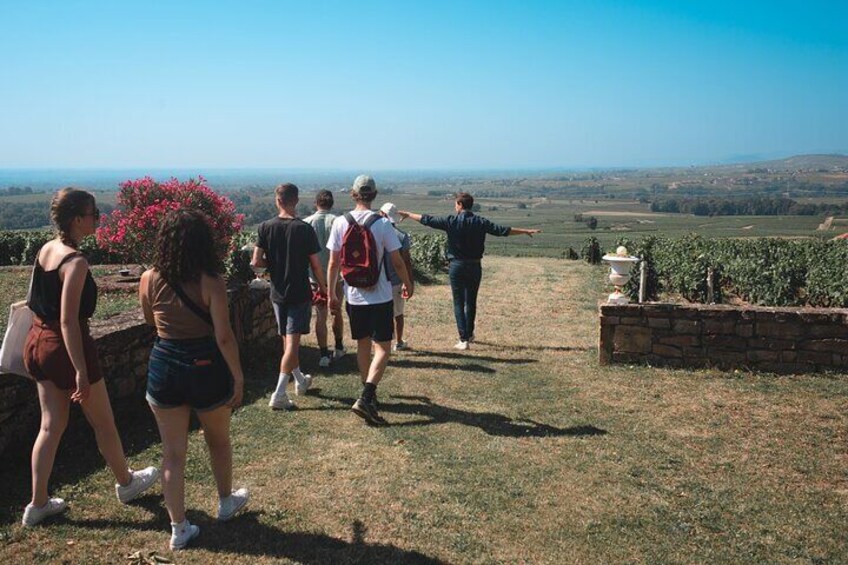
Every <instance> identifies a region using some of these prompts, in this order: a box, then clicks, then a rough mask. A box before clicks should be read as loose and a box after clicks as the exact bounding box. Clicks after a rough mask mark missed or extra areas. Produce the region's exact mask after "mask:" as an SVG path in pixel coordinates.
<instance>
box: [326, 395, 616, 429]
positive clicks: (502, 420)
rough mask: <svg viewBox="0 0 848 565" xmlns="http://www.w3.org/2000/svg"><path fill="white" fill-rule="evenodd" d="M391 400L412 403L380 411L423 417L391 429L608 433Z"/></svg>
mask: <svg viewBox="0 0 848 565" xmlns="http://www.w3.org/2000/svg"><path fill="white" fill-rule="evenodd" d="M315 396H316V397H317V398H321V399H323V400H328V401H330V402H335V403H339V404H343V405H346V406H351V405H352V404H353V403H354V401H355V399H353V398H342V397H335V396H324V395H321V394H316V395H315ZM389 398H390V399H399V400H409V401H412V402H389V401H386V400H380V412H383V413H391V414H406V415H412V416H423V417H424V418H423V419H415V420H411V421H406V422H397V423H390V424H389V425H390V426H392V427H408V426H431V425H435V424H446V423H451V422H454V423H457V424H462V425H465V426H473V427H476V428H480V429H481V430H483V431H484V432H486V433H487V434H489V435H491V436H502V437H560V436H572V437H582V436H598V435H606V433H607V431H606V430H603V429H601V428H597V427H595V426H592V425H589V424H586V425H582V426H570V427H568V428H558V427H556V426H550V425H548V424H543V423H540V422H536V421H534V420H530V419H521V420H513V419H512V418H509V417H507V416H504V415H503V414H496V413H493V412H469V411H466V410H459V409H457V408H450V407H449V406H442V405H440V404H436V403H435V402H433V401H431V400H430V399H429V398H428V397H426V396H403V395H392V396H390V397H389Z"/></svg>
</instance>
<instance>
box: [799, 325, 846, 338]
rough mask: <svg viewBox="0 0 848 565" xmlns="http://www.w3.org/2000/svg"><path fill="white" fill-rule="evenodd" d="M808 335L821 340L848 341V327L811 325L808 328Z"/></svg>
mask: <svg viewBox="0 0 848 565" xmlns="http://www.w3.org/2000/svg"><path fill="white" fill-rule="evenodd" d="M807 335H808V336H809V337H811V338H814V339H820V338H829V337H832V338H836V339H846V340H848V326H843V325H837V324H827V325H813V324H811V325H809V326H808V327H807Z"/></svg>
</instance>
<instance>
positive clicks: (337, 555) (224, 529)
mask: <svg viewBox="0 0 848 565" xmlns="http://www.w3.org/2000/svg"><path fill="white" fill-rule="evenodd" d="M132 504H134V505H138V506H142V507H144V508H145V509H147V510H148V511H149V512H150V513H151V516H150V518H149V519H147V520H145V521H143V522H136V521H121V520H104V519H89V520H72V519H69V518H67V517H66V516H61V517H57V518H54V519H51V520H54V521H55V522H56V523H57V524H66V525H69V526H74V527H81V528H93V529H102V530H114V528H127V529H135V530H144V531H161V532H162V546H163V548H164V547H166V545H165V544H166V543H167V536H168V535H169V534H168V532H169V529H168V524H169V523H170V520H169V519H168V513H167V512H166V511H165V508H164V506H163V502H162V497H161V496H153V495H149V496H144V497H142V498H140V499H139V500H138V501H136V502H133V503H132ZM186 516H187V518H188V519H189V520H190V521H191V522H192V523H194V524H197V525H198V526H200V536H199V537H198V538H197V539H196V540H194V541H192V542H191V545H190V546H189V549H188V550H187V551H189V552H190V551H191V548H197V549H204V550H207V551H211V552H214V553H220V554H230V555H233V556H244V555H255V556H257V557H269V556H270V557H273V558H276V559H283V558H285V559H290V560H292V561H296V562H298V563H313V564H319V563H413V564H421V565H437V564H442V563H445V562H444V561H442V560H440V559H437V558H434V557H430V556H428V555H424V554H423V553H420V552H418V551H410V550H406V549H402V548H400V547H396V546H394V545H387V544H371V543H368V542H367V541H366V540H365V537H366V533H367V531H368V529H367V528H366V526H365V525H364V524H363V523H362V522H360V521H359V520H354V522H353V523H352V524H351V540H350V541H347V540H344V539H339V538H334V537H331V536H328V535H325V534H320V533H315V532H298V531H285V530H282V529H278V528H275V527H274V526H272V525H270V524H268V523H267V522H269V521H272V520H273V511H271V513H268V512H266V511H264V510H248V511H247V512H245V513H244V514H241V515H239V516H236V517H235V518H233V519H232V520H230V521H229V522H226V523H219V522H217V521H216V520H215V519H214V518H212V517H211V516H209V515H208V514H206V513H204V512H198V511H192V510H189V511H188V512H187V513H186Z"/></svg>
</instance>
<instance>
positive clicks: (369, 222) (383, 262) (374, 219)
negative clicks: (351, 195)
mask: <svg viewBox="0 0 848 565" xmlns="http://www.w3.org/2000/svg"><path fill="white" fill-rule="evenodd" d="M380 218H382V216H381V215H380V214H377V213H373V214H371V216H370V217H369V218H368V219H367V220H365V223H364V224H362V225H363V226H365V227H366V228H368V231H371V226H373V225H374V224H375V223H377V220H379V219H380ZM374 241H376V239H375V240H374ZM377 271H378V272H379V271H384V274H385V275H386V279H387V280H388V278H389V263H388V262H387V261H386V250H385V249H383V256H382V257H380V264H379V265H377ZM377 280H379V278H378V279H377Z"/></svg>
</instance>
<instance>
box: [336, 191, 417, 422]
mask: <svg viewBox="0 0 848 565" xmlns="http://www.w3.org/2000/svg"><path fill="white" fill-rule="evenodd" d="M350 195H351V197H352V198H353V200H354V202H356V207H355V208H354V209H353V210H352V211H351V212H350V215H351V216H352V217H353V219H354V221H356V222H357V223H358V224H362V225H364V224H365V222H367V221H368V220H369V218H370V217H371V216H373V215H374V214H376V212H374V211H372V210H371V203H372V202H373V201H374V198H376V196H377V185H376V184H375V183H374V179H372V178H371V177H369V176H367V175H359V176H358V177H356V180H355V181H353V187H352V188H351V189H350ZM348 225H349V224H348V219H347V218H346V217H345V216H339V217H338V218H336V220H335V221H334V222H333V227H332V229H331V230H330V238H329V239H328V240H327V249H329V250H330V263H329V266H328V272H329V277H330V280H329V283H328V288H329V289H330V308H331V309H333V308H338V307H339V299H340V297H339V296H338V294H337V293H336V292H335V288H336V282H337V281H338V280H339V275H340V271H341V250H342V242H343V240H344V236H345V233H346V232H347V229H348ZM370 230H371V233H372V235H373V236H374V241H375V243H376V247H377V257H376V258H377V263H378V265H379V266H380V268H379V275H378V279H377V284H375V285H373V286H370V287H367V288H361V287H354V286H350V285H349V284H347V283H345V285H344V292H345V299H346V301H347V315H348V321H349V322H350V333H351V337H352V338H353V339H355V340H356V345H357V351H356V361H357V364H358V365H359V376H360V379H361V380H362V395H361V396H360V397H359V399H358V400H357V401H356V402H355V403H354V404H353V407H352V408H351V410H353V412H354V413H355V414H356V415H357V416H359V417H361V418H363V419H364V420H365V421H366V422H368V423H369V424H372V425H384V424H386V420H384V419H383V418H382V417H381V416H380V415H379V414H378V413H377V385H378V384H379V383H380V379H382V378H383V373H384V372H385V370H386V364H387V363H388V361H389V355H390V353H391V344H392V336H393V334H394V327H393V322H394V301H393V299H392V283H391V282H390V281H389V279H388V277H387V276H386V269H385V268H384V267H383V262H384V261H391V262H392V266H393V267H394V268H395V272H397V274H398V275H399V276H400V279H401V281H402V284H403V285H404V287H405V288H406V292H407V296H408V297H410V298H411V297H412V293H413V286H412V280H411V279H410V276H411V273H409V272H408V271H407V270H406V265H404V262H403V259H402V258H401V255H400V252H399V250H400V241H399V240H398V237H397V235H395V231H394V229H393V228H392V225H391V223H390V222H389V221H388V220H387V219H385V218H378V219H377V220H376V221H374V222H373V223H372V224H371V226H370ZM372 343H373V345H374V358H373V359H372V358H371V345H372Z"/></svg>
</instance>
